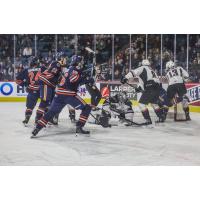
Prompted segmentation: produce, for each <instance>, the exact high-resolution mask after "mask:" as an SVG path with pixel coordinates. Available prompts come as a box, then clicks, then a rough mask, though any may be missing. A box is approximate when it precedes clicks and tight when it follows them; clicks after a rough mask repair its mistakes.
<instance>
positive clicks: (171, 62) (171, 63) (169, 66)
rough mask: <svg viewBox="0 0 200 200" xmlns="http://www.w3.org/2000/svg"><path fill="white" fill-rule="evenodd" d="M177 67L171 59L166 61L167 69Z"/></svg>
mask: <svg viewBox="0 0 200 200" xmlns="http://www.w3.org/2000/svg"><path fill="white" fill-rule="evenodd" d="M174 67H175V63H174V62H173V61H172V60H170V61H168V62H167V63H166V71H169V70H170V69H172V68H174Z"/></svg>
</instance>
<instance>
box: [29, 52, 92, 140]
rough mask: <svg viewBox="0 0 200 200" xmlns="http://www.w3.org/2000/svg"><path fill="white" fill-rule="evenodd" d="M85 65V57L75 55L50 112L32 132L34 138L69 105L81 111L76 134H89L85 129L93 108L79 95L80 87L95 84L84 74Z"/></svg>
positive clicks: (59, 85)
mask: <svg viewBox="0 0 200 200" xmlns="http://www.w3.org/2000/svg"><path fill="white" fill-rule="evenodd" d="M83 68H84V65H83V57H82V56H77V55H74V56H73V57H72V61H71V66H70V67H69V68H68V69H67V70H66V72H65V73H64V75H63V77H62V80H61V81H60V83H59V84H58V87H57V89H56V95H55V97H54V99H53V102H52V104H51V106H50V108H49V110H48V112H47V113H46V114H45V115H44V117H42V118H41V119H40V120H39V121H38V123H37V126H36V128H35V129H34V130H33V131H32V135H33V136H32V137H34V136H36V135H37V134H38V132H39V131H40V130H41V129H42V128H43V127H45V126H46V125H47V123H48V121H49V120H51V119H52V118H53V117H54V116H55V115H56V114H57V113H60V112H61V110H62V109H63V108H64V107H65V106H66V105H67V104H69V105H70V106H72V107H74V108H75V109H77V110H81V114H80V117H79V120H78V122H77V123H76V133H81V134H89V133H90V132H89V131H85V130H84V129H83V127H84V125H85V123H86V121H87V119H88V116H89V114H90V112H91V106H90V105H88V104H86V102H85V101H84V100H83V99H82V98H81V97H80V96H78V95H77V91H78V87H79V86H80V85H83V84H87V83H93V82H94V79H93V78H90V77H85V76H83V74H82V71H83Z"/></svg>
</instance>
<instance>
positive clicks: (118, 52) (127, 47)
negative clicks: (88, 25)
mask: <svg viewBox="0 0 200 200" xmlns="http://www.w3.org/2000/svg"><path fill="white" fill-rule="evenodd" d="M174 37H175V35H162V55H161V35H147V36H146V35H139V34H138V35H136V34H135V35H131V37H130V35H127V34H126V35H110V34H101V35H100V34H99V35H69V34H68V35H0V81H10V80H14V77H15V73H16V72H17V71H18V69H19V68H24V67H26V66H27V65H28V58H29V57H30V56H33V55H37V56H38V57H43V58H44V59H46V60H49V61H50V60H51V59H52V56H53V54H54V53H55V52H56V51H64V52H65V53H66V55H67V56H68V57H69V58H70V57H71V56H72V55H73V54H75V53H77V54H82V53H83V52H84V48H85V47H86V46H87V47H90V48H92V49H94V48H95V51H96V70H97V79H98V80H100V81H111V80H119V79H120V78H121V75H122V74H123V73H127V72H128V71H129V70H130V69H133V68H137V67H138V66H140V65H141V61H142V59H145V58H148V59H149V60H150V62H151V64H152V67H153V68H154V69H155V70H156V72H157V73H158V75H164V74H165V64H166V62H167V61H168V60H170V59H172V60H174V55H175V60H176V62H177V63H178V64H179V65H181V66H182V67H184V68H187V35H176V46H174ZM146 42H147V43H146ZM146 44H147V46H146ZM146 48H147V51H146ZM175 51H176V54H174V52H175ZM14 55H15V56H14ZM161 58H162V59H161ZM161 62H162V63H161ZM188 63H189V65H188V69H189V74H190V81H191V82H200V35H189V55H188ZM161 66H163V67H161Z"/></svg>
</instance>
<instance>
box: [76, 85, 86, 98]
mask: <svg viewBox="0 0 200 200" xmlns="http://www.w3.org/2000/svg"><path fill="white" fill-rule="evenodd" d="M78 93H79V95H80V96H82V97H84V96H85V95H86V89H85V88H84V87H80V88H79V91H78Z"/></svg>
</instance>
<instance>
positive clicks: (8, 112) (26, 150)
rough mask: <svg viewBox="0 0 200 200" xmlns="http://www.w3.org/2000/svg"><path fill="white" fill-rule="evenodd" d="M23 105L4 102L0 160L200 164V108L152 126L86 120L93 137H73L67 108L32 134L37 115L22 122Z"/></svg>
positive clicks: (3, 162)
mask: <svg viewBox="0 0 200 200" xmlns="http://www.w3.org/2000/svg"><path fill="white" fill-rule="evenodd" d="M24 110H25V103H0V113H1V120H0V165H20V166H21V165H139V166H141V165H153V166H155V165H158V166H160V165H200V114H199V113H193V114H192V115H191V118H192V121H190V122H176V123H175V122H174V121H172V120H170V119H168V120H167V122H166V123H164V124H156V125H155V126H154V127H152V128H150V127H124V126H122V125H121V126H113V127H112V128H102V127H101V126H98V125H93V124H87V125H86V129H88V130H90V131H91V134H90V137H86V136H82V135H80V136H78V137H75V133H74V132H75V126H74V125H73V124H71V122H70V121H69V120H68V119H67V118H68V111H67V108H65V109H64V110H63V111H62V113H61V117H60V118H61V119H60V124H59V126H58V127H55V126H50V127H47V128H46V129H44V130H42V131H41V132H40V133H39V136H40V137H38V138H36V139H30V136H31V131H32V129H33V122H34V116H33V117H32V118H31V121H30V125H29V126H28V127H24V126H23V125H22V122H21V121H22V120H23V119H24Z"/></svg>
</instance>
